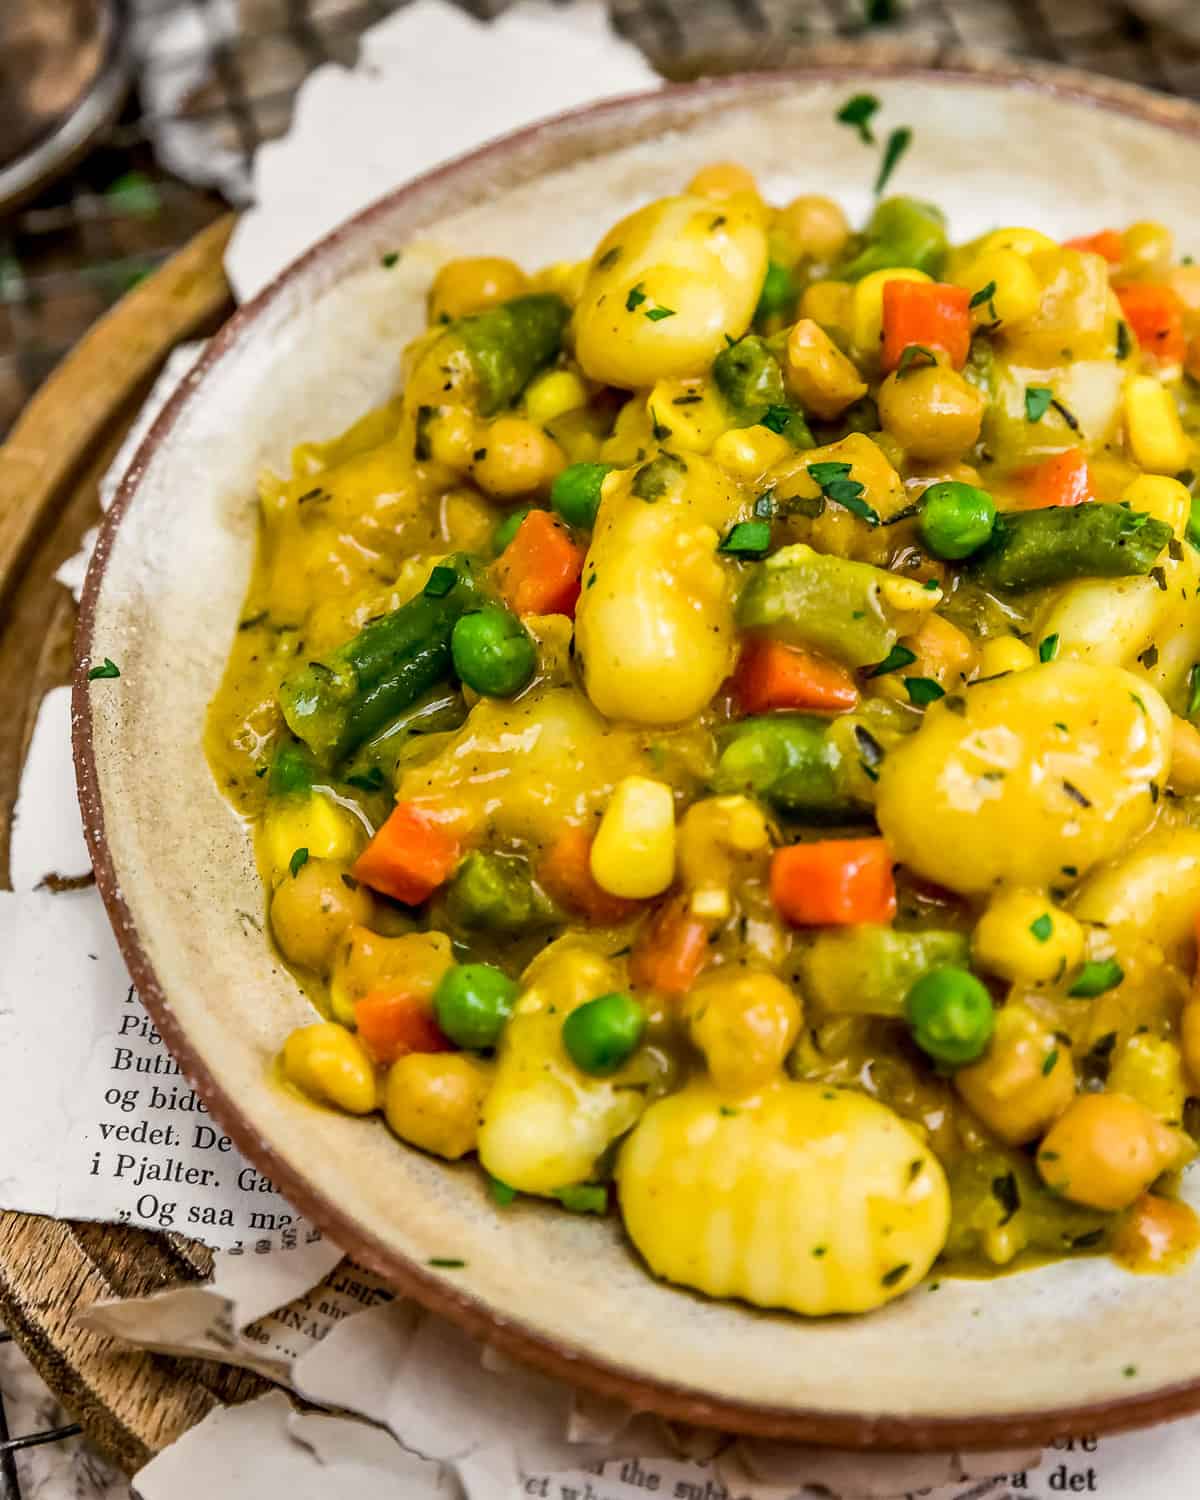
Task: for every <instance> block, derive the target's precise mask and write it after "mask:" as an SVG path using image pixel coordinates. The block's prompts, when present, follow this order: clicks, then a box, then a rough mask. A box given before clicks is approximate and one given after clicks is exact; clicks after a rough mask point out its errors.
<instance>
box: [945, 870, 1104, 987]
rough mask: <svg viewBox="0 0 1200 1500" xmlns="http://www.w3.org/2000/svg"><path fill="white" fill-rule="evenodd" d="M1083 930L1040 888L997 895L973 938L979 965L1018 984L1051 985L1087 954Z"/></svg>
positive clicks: (973, 951) (973, 948)
mask: <svg viewBox="0 0 1200 1500" xmlns="http://www.w3.org/2000/svg"><path fill="white" fill-rule="evenodd" d="M1083 944H1084V939H1083V928H1082V927H1081V926H1080V925H1079V923H1078V922H1077V921H1076V920H1075V918H1074V917H1073V916H1071V914H1070V912H1065V911H1063V910H1062V909H1061V908H1059V907H1057V906H1053V905H1052V904H1051V903H1050V902H1049V901H1047V900H1046V897H1045V896H1044V895H1043V894H1042V893H1041V892H1039V891H1029V890H1008V891H1002V892H1000V894H999V895H997V896H994V897H993V898H992V900H991V902H990V903H989V905H988V908H987V910H986V911H985V912H984V914H983V916H982V917H981V918H980V919H979V922H978V924H977V925H976V928H975V931H974V933H973V934H972V936H971V952H972V954H973V955H974V958H975V961H976V963H978V964H979V966H980V968H982V969H986V970H987V971H988V973H989V974H997V975H999V976H1000V978H1001V979H1010V980H1013V981H1015V982H1018V983H1027V984H1048V983H1049V982H1050V981H1051V980H1053V979H1056V978H1059V977H1060V976H1061V975H1063V974H1065V973H1066V972H1067V970H1068V969H1073V968H1074V967H1075V966H1076V965H1077V964H1078V963H1079V962H1080V960H1081V959H1082V958H1083Z"/></svg>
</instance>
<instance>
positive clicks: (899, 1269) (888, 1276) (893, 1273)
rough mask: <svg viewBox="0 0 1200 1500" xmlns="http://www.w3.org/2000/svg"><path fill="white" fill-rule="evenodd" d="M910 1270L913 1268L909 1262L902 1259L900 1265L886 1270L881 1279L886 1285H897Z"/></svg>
mask: <svg viewBox="0 0 1200 1500" xmlns="http://www.w3.org/2000/svg"><path fill="white" fill-rule="evenodd" d="M909 1270H911V1266H910V1264H909V1262H908V1261H902V1262H901V1263H900V1265H898V1266H893V1267H892V1269H891V1270H890V1271H885V1272H884V1273H883V1275H882V1276H881V1277H880V1278H879V1279H880V1281H881V1282H882V1283H883V1285H884V1286H895V1285H896V1283H897V1282H898V1281H900V1280H901V1279H902V1278H903V1276H904V1274H905V1272H906V1271H909Z"/></svg>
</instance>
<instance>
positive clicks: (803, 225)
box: [776, 193, 850, 265]
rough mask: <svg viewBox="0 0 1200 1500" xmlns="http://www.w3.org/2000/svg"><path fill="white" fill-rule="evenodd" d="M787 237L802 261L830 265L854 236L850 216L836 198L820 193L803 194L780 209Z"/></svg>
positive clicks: (780, 226) (780, 224)
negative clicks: (834, 199) (849, 221)
mask: <svg viewBox="0 0 1200 1500" xmlns="http://www.w3.org/2000/svg"><path fill="white" fill-rule="evenodd" d="M776 224H777V227H778V229H779V232H780V234H781V236H783V238H785V239H786V240H787V241H788V243H789V244H790V245H791V247H792V249H793V251H794V252H795V254H796V256H797V258H798V259H802V260H815V261H820V262H821V263H822V264H824V265H828V264H829V262H830V261H831V260H834V259H835V258H836V257H837V255H838V252H839V251H840V250H841V249H842V247H843V246H844V245H845V243H846V241H847V239H849V237H850V225H849V224H848V223H847V222H846V215H845V214H844V213H843V212H842V210H841V208H840V207H839V205H838V204H836V203H835V202H834V201H833V199H832V198H826V197H823V196H822V195H821V194H820V193H802V194H801V195H800V197H799V198H793V199H792V201H791V202H790V203H789V204H788V205H787V206H786V207H785V208H781V209H780V210H779V216H778V218H777V220H776Z"/></svg>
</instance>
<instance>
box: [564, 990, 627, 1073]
mask: <svg viewBox="0 0 1200 1500" xmlns="http://www.w3.org/2000/svg"><path fill="white" fill-rule="evenodd" d="M645 1029H646V1012H645V1011H644V1010H643V1009H642V1007H641V1006H640V1005H639V1004H638V1003H637V1001H636V1000H635V999H634V998H633V996H632V995H625V994H622V993H621V992H620V991H617V992H615V993H614V994H611V995H601V996H600V997H599V999H597V1000H588V1001H585V1002H584V1004H583V1005H580V1006H578V1007H577V1008H576V1009H575V1010H573V1011H572V1012H571V1014H570V1015H569V1016H568V1017H567V1019H566V1020H565V1021H564V1022H563V1029H562V1039H563V1046H564V1047H565V1048H566V1049H567V1055H568V1056H569V1057H570V1059H571V1061H572V1062H573V1063H574V1064H575V1066H576V1067H577V1068H579V1069H580V1070H581V1071H582V1072H584V1073H598V1074H604V1073H615V1072H616V1071H617V1069H618V1068H619V1067H620V1066H621V1064H622V1063H623V1062H624V1061H625V1060H626V1058H628V1057H631V1056H632V1055H633V1053H634V1052H635V1051H636V1049H637V1045H638V1043H639V1042H640V1041H641V1039H642V1032H643V1031H644V1030H645Z"/></svg>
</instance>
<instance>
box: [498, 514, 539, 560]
mask: <svg viewBox="0 0 1200 1500" xmlns="http://www.w3.org/2000/svg"><path fill="white" fill-rule="evenodd" d="M532 509H533V506H532V505H518V506H517V508H516V510H510V511H509V513H508V515H506V516H505V518H504V519H503V521H501V522H500V524H499V525H498V526H497V527H496V529H495V531H493V532H492V552H493V554H494V555H495V556H496V557H499V556H500V554H501V553H502V552H503V551H504V549H505V548H506V547H507V546H508V544H509V542H511V541H512V539H513V537H515V536H516V534H517V532H518V531H520V529H521V522H522V521H523V520H524V519H525V517H526V516H527V515H528V514H529V512H530V511H531V510H532Z"/></svg>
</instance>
